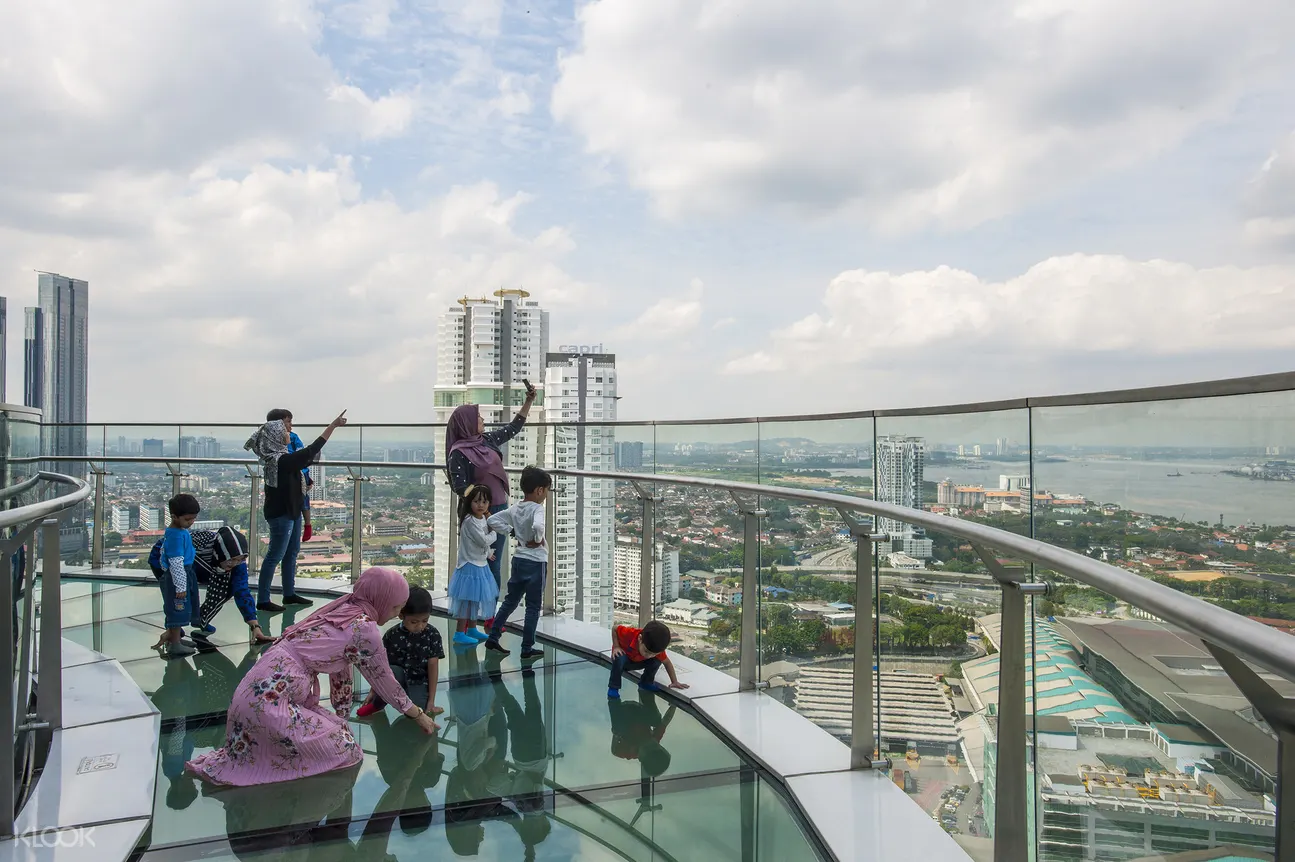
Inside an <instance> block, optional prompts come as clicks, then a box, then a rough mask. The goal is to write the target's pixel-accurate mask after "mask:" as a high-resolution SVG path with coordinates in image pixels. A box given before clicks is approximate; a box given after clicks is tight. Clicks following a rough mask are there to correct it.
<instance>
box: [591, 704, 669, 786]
mask: <svg viewBox="0 0 1295 862" xmlns="http://www.w3.org/2000/svg"><path fill="white" fill-rule="evenodd" d="M675 710H676V706H675V705H674V704H673V703H671V704H670V708H669V709H667V710H666V714H665V717H664V718H663V717H662V716H661V709H660V707H659V706H658V705H657V696H656V694H655V693H653V692H650V691H645V690H643V689H640V690H639V699H638V702H637V703H635V702H633V701H624V700H609V701H607V712H608V715H609V717H610V718H611V725H612V754H613V755H615V756H616V757H619V758H621V759H622V760H637V761H638V762H639V766H640V767H641V768H642V772H643V775H644V776H645V777H647V778H659V777H660V776H661V775H662V774H664V773H665V771H666V770H667V769H669V768H670V752H668V751H666V749H665V747H664V746H663V745H662V744H661V740H662V739H664V738H665V732H666V728H668V727H669V726H670V722H671V721H673V720H674V714H675Z"/></svg>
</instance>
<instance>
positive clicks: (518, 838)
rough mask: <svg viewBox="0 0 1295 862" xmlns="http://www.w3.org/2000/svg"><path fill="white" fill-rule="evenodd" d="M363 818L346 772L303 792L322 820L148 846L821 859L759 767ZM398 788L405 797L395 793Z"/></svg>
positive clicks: (397, 860)
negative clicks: (316, 791)
mask: <svg viewBox="0 0 1295 862" xmlns="http://www.w3.org/2000/svg"><path fill="white" fill-rule="evenodd" d="M510 790H511V788H502V792H501V793H498V794H496V795H492V796H489V797H485V798H482V799H478V800H471V799H465V800H455V801H453V802H451V803H449V804H447V805H446V806H445V807H443V808H427V807H424V808H422V809H420V810H418V811H410V812H407V813H403V814H395V813H391V814H382V815H375V816H371V817H368V818H356V817H355V813H354V811H353V809H352V803H353V801H354V795H353V794H348V788H347V786H346V780H345V778H344V779H343V780H342V781H339V782H338V783H337V784H336V785H335V786H333V787H331V788H329V791H330V792H329V795H321V796H316V797H312V798H310V799H305V798H303V799H301V800H300V803H301V804H300V805H299V807H298V809H297V810H298V812H299V813H300V815H301V816H302V817H303V818H305V819H308V820H310V825H308V826H303V827H300V828H297V829H285V830H278V831H275V832H265V833H261V834H255V835H248V834H243V835H240V834H237V833H234V834H232V835H231V836H229V837H224V838H220V839H216V840H214V841H210V842H202V843H198V844H190V845H186V846H182V847H170V848H165V849H155V850H151V851H149V852H146V853H145V854H144V855H143V857H142V862H172V860H174V862H180V860H197V859H202V860H212V862H215V860H219V862H231V861H232V860H242V862H271V860H278V859H283V860H286V862H307V860H309V862H317V860H339V862H340V860H347V862H404V860H408V862H413V860H418V859H445V858H454V857H456V856H474V857H477V858H481V859H497V860H580V862H612V860H634V862H692V860H697V859H706V860H714V862H725V860H735V862H736V860H742V862H761V860H767V862H792V860H795V862H801V860H809V859H815V858H820V857H819V856H818V854H817V853H816V852H815V851H814V849H813V848H812V846H811V845H810V843H809V842H808V840H807V839H806V838H805V835H804V833H803V832H802V831H801V830H800V827H799V825H798V824H797V822H796V818H795V816H794V815H793V813H792V811H791V810H790V808H789V807H788V805H787V803H786V801H785V800H784V799H783V797H782V796H781V794H780V793H779V792H778V791H777V790H776V789H774V787H773V786H772V785H771V784H769V783H768V782H767V781H765V780H764V779H762V778H760V777H759V776H758V775H756V773H755V772H754V770H751V769H749V768H744V769H743V770H742V771H741V772H734V773H722V774H718V775H711V776H705V777H703V778H701V779H697V780H685V779H672V780H666V781H657V782H655V783H653V784H651V785H650V786H648V787H646V788H642V787H613V788H603V789H599V790H595V791H591V792H583V793H567V792H561V791H557V792H554V791H545V792H543V793H541V794H540V795H538V796H534V795H526V794H518V793H511V792H510ZM392 792H398V790H393V791H392Z"/></svg>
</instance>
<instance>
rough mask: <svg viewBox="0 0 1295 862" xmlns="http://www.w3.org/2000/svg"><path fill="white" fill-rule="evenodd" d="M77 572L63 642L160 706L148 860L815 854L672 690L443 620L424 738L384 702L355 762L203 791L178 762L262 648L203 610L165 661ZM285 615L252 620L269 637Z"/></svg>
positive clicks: (760, 782)
mask: <svg viewBox="0 0 1295 862" xmlns="http://www.w3.org/2000/svg"><path fill="white" fill-rule="evenodd" d="M82 586H83V585H79V584H68V585H66V586H65V592H66V593H67V594H68V604H69V606H70V608H71V610H72V612H71V613H70V614H69V617H71V619H70V620H69V622H70V627H69V629H67V630H66V632H65V634H66V636H67V637H68V638H70V639H72V640H75V641H76V642H78V643H81V644H84V645H85V646H88V647H92V648H95V649H99V650H101V651H103V652H105V653H107V654H109V655H112V656H114V657H116V658H118V659H119V660H120V661H121V662H122V664H123V666H124V667H125V668H126V669H127V670H128V671H129V672H130V673H131V675H132V676H133V677H134V678H135V680H136V681H137V682H138V683H139V684H140V686H141V687H142V688H143V689H144V691H145V692H147V693H148V694H149V696H150V697H152V698H153V700H154V702H155V703H156V704H157V706H158V708H159V709H160V710H161V711H162V717H163V733H162V739H161V745H160V749H161V756H160V763H159V772H158V790H157V797H156V803H155V809H154V821H153V825H152V828H151V834H150V835H149V836H148V839H147V841H148V846H147V849H146V851H145V852H144V855H143V859H145V860H156V862H161V860H164V859H165V860H172V859H174V860H185V859H264V860H266V862H268V860H269V859H270V858H272V857H279V856H284V855H286V858H288V859H290V860H305V859H307V858H309V859H310V860H316V859H334V858H336V859H347V860H368V859H372V860H391V859H414V858H420V859H421V858H437V855H438V853H439V855H442V856H453V855H460V856H473V855H475V856H479V857H480V858H485V859H519V860H520V859H540V860H543V859H582V860H601V859H609V860H610V859H634V860H640V859H641V860H671V859H677V860H690V859H700V858H706V859H713V860H726V859H733V860H753V859H768V860H785V859H796V860H800V859H813V858H819V853H818V851H817V850H816V849H815V845H814V844H813V843H812V842H811V841H810V840H809V839H808V838H807V836H806V834H805V832H804V831H803V829H802V827H801V825H800V823H799V820H798V818H797V817H796V816H795V815H794V814H793V812H792V810H791V809H790V807H789V806H788V804H787V803H786V801H785V800H784V798H783V796H782V794H781V793H780V792H779V791H778V790H776V789H775V787H774V786H773V785H772V784H770V783H769V782H768V781H766V780H765V778H763V777H762V776H761V775H760V774H759V773H758V772H757V771H756V770H755V769H753V768H752V767H751V766H750V765H748V764H747V763H745V762H744V761H743V759H742V758H741V757H740V756H739V755H738V754H737V753H736V752H735V751H734V750H733V749H731V748H730V747H729V746H728V745H727V744H725V743H724V742H723V741H721V740H720V739H719V738H717V737H716V736H715V735H714V734H712V733H711V732H710V731H709V730H708V729H707V728H706V727H705V726H704V725H702V724H701V723H700V722H699V721H698V720H697V719H696V718H694V717H693V715H692V714H691V713H689V712H687V711H686V710H684V709H682V708H680V707H679V706H678V705H677V702H676V701H673V700H671V699H670V698H667V697H659V696H656V695H652V694H649V693H641V692H639V691H638V690H637V689H635V688H634V687H633V686H632V685H630V686H628V687H627V688H626V689H625V695H624V697H625V699H624V700H623V701H621V702H619V703H615V702H612V703H609V702H608V701H607V698H606V685H607V678H606V677H607V671H606V668H605V667H604V666H602V665H599V664H595V663H592V662H589V661H587V660H586V659H584V658H583V657H581V656H579V655H576V654H574V653H570V652H566V651H564V650H560V649H556V648H553V647H546V648H545V657H544V658H543V659H542V660H540V661H539V662H537V663H535V665H534V667H533V668H530V669H523V667H522V666H521V663H520V661H519V660H518V659H517V657H516V651H514V654H513V655H511V656H509V657H507V658H505V659H504V660H503V661H502V662H499V661H492V660H489V659H487V658H486V657H485V655H484V652H483V650H481V649H477V650H472V651H468V652H466V653H465V652H459V651H456V650H455V649H454V648H453V646H452V645H451V644H450V640H449V637H448V633H447V630H446V626H447V621H446V620H440V619H438V620H435V622H436V623H437V625H438V626H440V629H441V634H442V638H443V640H444V642H445V643H446V645H447V650H446V651H447V657H446V659H445V660H444V661H442V662H441V663H440V676H441V683H440V686H439V691H438V695H437V703H438V704H439V705H440V706H442V707H444V708H445V710H446V711H445V713H444V714H443V715H442V716H440V719H439V720H440V722H441V724H442V729H441V732H440V733H439V734H438V735H437V736H436V737H430V736H427V735H425V734H423V733H422V732H421V731H419V730H418V728H417V727H416V726H415V725H414V724H412V723H411V722H409V721H408V720H407V719H405V718H403V717H401V716H399V715H398V714H397V713H395V711H394V710H391V709H390V708H388V709H387V710H386V712H385V713H380V714H379V715H377V716H375V717H374V718H372V719H369V720H367V721H360V720H352V722H351V728H352V731H353V732H354V734H355V736H356V739H357V740H358V741H359V742H360V744H361V746H362V747H363V749H364V750H365V752H366V754H365V760H364V762H363V763H362V764H360V765H359V766H358V767H356V768H353V769H350V770H346V771H344V772H338V773H333V774H329V775H323V776H317V777H314V778H310V779H304V780H301V781H296V782H291V783H284V784H275V785H265V786H262V787H254V788H220V789H217V788H213V787H211V786H209V785H205V784H203V783H202V782H199V781H198V780H197V779H194V778H192V777H190V776H188V775H186V774H185V773H184V771H183V766H184V763H185V761H187V760H188V759H190V758H191V757H193V756H194V755H195V754H196V753H201V752H203V751H207V750H210V749H212V748H215V747H217V746H218V745H220V744H222V742H223V738H224V718H223V711H224V709H225V708H226V707H227V706H228V704H229V700H230V697H231V695H232V694H233V691H234V688H235V687H236V686H237V684H238V682H239V681H240V680H241V679H242V676H243V674H245V673H246V672H247V670H248V669H249V668H250V667H251V666H252V664H253V663H254V662H255V660H256V658H257V653H258V650H255V649H252V648H249V647H248V645H247V643H246V634H245V633H246V626H245V625H244V624H243V622H242V621H241V620H240V619H239V617H238V615H237V612H236V611H235V610H234V609H233V607H232V606H229V607H227V608H226V609H225V610H224V612H222V614H221V616H220V617H219V618H218V619H217V620H216V623H215V624H216V626H217V628H218V632H217V637H216V638H215V641H216V642H217V643H218V644H221V648H220V649H219V650H218V651H213V652H205V653H201V654H199V655H197V656H194V657H193V658H191V659H185V660H171V661H166V660H163V659H161V658H159V657H157V656H156V654H154V653H152V651H151V644H152V643H153V642H154V641H156V639H157V636H158V634H159V633H160V632H161V625H160V613H158V612H157V610H156V605H157V604H158V603H159V601H160V600H159V597H158V593H157V591H156V589H155V588H154V587H152V586H151V585H145V586H127V587H123V586H120V585H118V584H110V585H103V586H100V585H89V588H86V589H81V587H82ZM82 602H85V603H86V604H87V608H86V613H85V614H84V615H83V614H82V613H81V610H82V609H81V608H80V607H79V603H82ZM109 607H111V608H112V609H113V611H115V612H116V613H117V616H115V617H111V616H108V615H107V614H106V613H105V611H106V609H107V608H109ZM65 613H68V610H66V609H65ZM285 616H286V615H277V616H272V617H267V618H265V619H263V621H262V622H263V625H265V624H268V625H267V628H266V630H267V631H269V632H272V633H277V632H279V631H281V630H282V627H283V626H284V625H288V624H290V623H291V620H290V619H289V620H285V619H284V617H285ZM302 616H304V614H302ZM83 617H84V621H82V618H83ZM77 623H80V625H77ZM222 636H223V637H222ZM321 682H324V680H321ZM357 682H358V680H357ZM325 696H327V694H326V692H325Z"/></svg>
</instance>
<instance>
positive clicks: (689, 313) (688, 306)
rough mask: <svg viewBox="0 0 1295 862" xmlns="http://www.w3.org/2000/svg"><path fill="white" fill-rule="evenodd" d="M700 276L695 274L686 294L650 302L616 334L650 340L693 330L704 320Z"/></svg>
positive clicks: (702, 288) (622, 336) (626, 337)
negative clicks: (702, 318)
mask: <svg viewBox="0 0 1295 862" xmlns="http://www.w3.org/2000/svg"><path fill="white" fill-rule="evenodd" d="M704 289H705V287H704V285H703V284H702V281H701V279H699V278H693V279H692V280H691V281H690V282H689V284H688V292H687V293H685V294H684V295H683V296H666V297H662V298H661V299H660V300H658V301H657V302H655V303H653V304H652V305H650V306H648V308H647V309H646V310H644V312H643V313H642V314H640V315H639V316H638V318H637V319H635V321H634V322H633V323H631V324H630V325H628V326H624V327H621V328H620V329H619V330H617V331H616V333H615V334H616V337H617V338H619V339H625V340H630V339H634V340H645V339H647V340H650V339H661V338H678V337H680V336H683V335H687V334H688V333H690V332H692V331H694V330H695V329H696V328H697V326H698V325H699V324H700V323H701V316H702V293H703V291H704Z"/></svg>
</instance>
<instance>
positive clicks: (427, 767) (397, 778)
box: [361, 711, 445, 858]
mask: <svg viewBox="0 0 1295 862" xmlns="http://www.w3.org/2000/svg"><path fill="white" fill-rule="evenodd" d="M369 726H370V728H371V729H372V731H373V744H374V746H376V748H377V752H378V754H377V761H378V772H379V774H380V775H381V776H382V780H383V782H384V783H385V784H386V785H387V789H386V791H385V792H384V793H383V794H382V800H381V801H380V802H379V803H378V805H377V807H376V808H375V809H374V810H375V811H393V812H400V813H399V822H400V831H401V832H403V833H405V834H406V835H419V834H422V833H423V832H426V831H427V829H428V827H430V826H431V825H432V805H431V801H430V800H429V799H428V797H427V791H428V790H431V789H432V788H433V787H435V786H436V785H437V784H440V782H441V775H442V774H444V771H445V755H444V754H442V753H441V745H440V742H441V740H440V737H439V736H436V735H428V734H426V733H423V732H422V731H421V730H420V729H419V728H418V726H417V725H415V724H414V723H413V722H410V721H401V720H400V719H396V721H395V722H392V721H390V720H389V719H388V718H387V713H386V712H385V711H383V712H380V713H378V714H377V715H375V716H374V717H373V720H372V721H371V722H370V723H369ZM391 825H392V824H391V823H388V824H387V828H386V831H387V833H390V830H391ZM365 838H366V840H367V839H373V840H376V839H377V838H378V834H377V833H376V832H375V833H372V834H370V830H368V829H367V828H366V829H365ZM365 843H366V841H361V845H364V844H365ZM367 843H370V844H371V843H373V841H368V842H367ZM382 844H383V847H385V846H386V841H385V839H383V841H382ZM384 852H385V851H384ZM362 858H368V856H367V855H363V854H362ZM374 858H381V854H379V855H377V856H374Z"/></svg>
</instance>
